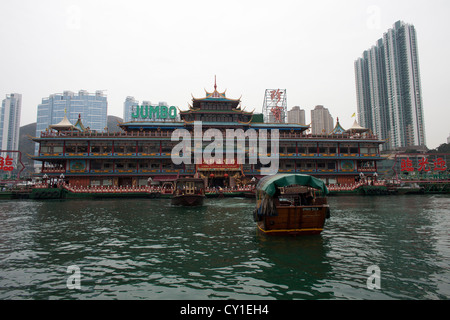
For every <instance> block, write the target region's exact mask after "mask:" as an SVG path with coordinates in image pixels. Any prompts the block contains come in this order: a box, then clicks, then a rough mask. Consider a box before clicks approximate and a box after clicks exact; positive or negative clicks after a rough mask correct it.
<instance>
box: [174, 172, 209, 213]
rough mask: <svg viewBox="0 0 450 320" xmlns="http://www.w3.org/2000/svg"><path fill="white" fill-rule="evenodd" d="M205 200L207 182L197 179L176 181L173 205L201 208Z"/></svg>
mask: <svg viewBox="0 0 450 320" xmlns="http://www.w3.org/2000/svg"><path fill="white" fill-rule="evenodd" d="M204 199H205V181H204V180H203V179H196V178H181V179H178V180H176V182H175V189H174V192H173V196H172V205H175V206H189V207H192V206H201V205H203V200H204Z"/></svg>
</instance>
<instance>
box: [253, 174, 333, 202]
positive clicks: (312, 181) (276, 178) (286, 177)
mask: <svg viewBox="0 0 450 320" xmlns="http://www.w3.org/2000/svg"><path fill="white" fill-rule="evenodd" d="M291 185H299V186H308V187H311V188H314V189H319V190H321V191H322V192H323V194H324V195H327V194H328V189H327V186H326V185H325V183H324V182H323V181H322V180H320V179H317V178H314V177H313V176H309V175H306V174H276V175H273V176H267V177H264V178H262V179H261V180H260V181H259V182H258V185H257V187H256V188H257V190H258V191H263V192H265V193H266V194H267V195H269V196H271V197H272V196H273V195H274V194H275V192H276V190H277V187H287V186H291Z"/></svg>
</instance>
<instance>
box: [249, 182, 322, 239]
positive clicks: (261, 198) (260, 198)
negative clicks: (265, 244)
mask: <svg viewBox="0 0 450 320" xmlns="http://www.w3.org/2000/svg"><path fill="white" fill-rule="evenodd" d="M327 194H328V189H327V187H326V185H325V183H324V182H323V181H322V180H320V179H317V178H314V177H312V176H309V175H303V174H277V175H273V176H267V177H264V178H262V179H261V180H260V181H259V183H258V185H257V187H256V208H255V210H254V214H253V215H254V220H255V222H257V226H258V229H259V230H260V231H261V232H263V233H264V234H271V235H312V234H320V233H321V232H322V231H323V228H324V225H325V220H326V219H328V218H329V217H330V207H329V205H328V204H327V199H326V195H327Z"/></svg>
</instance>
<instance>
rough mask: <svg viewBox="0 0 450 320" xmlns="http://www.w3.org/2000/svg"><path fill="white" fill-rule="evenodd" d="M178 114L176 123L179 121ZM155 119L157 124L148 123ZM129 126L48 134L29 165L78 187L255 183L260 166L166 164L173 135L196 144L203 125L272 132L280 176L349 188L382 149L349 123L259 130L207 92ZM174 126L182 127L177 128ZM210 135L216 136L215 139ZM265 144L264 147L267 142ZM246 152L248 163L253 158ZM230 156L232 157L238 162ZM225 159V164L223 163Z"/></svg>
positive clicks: (368, 172) (140, 112) (141, 112)
mask: <svg viewBox="0 0 450 320" xmlns="http://www.w3.org/2000/svg"><path fill="white" fill-rule="evenodd" d="M177 112H179V117H178V116H177V114H176V113H177ZM154 115H158V117H157V118H160V119H162V120H161V121H158V120H156V121H154V120H151V121H148V119H154V118H155V117H153V116H154ZM132 117H133V121H131V122H126V123H119V124H118V125H119V126H120V128H121V129H122V131H121V132H108V131H105V132H94V131H90V130H87V129H86V128H84V126H83V124H82V119H79V120H78V121H77V123H75V124H72V123H70V122H69V121H68V120H67V118H64V119H63V120H62V121H61V123H59V124H56V125H52V126H50V127H49V128H48V129H47V130H45V131H43V132H41V135H40V136H39V137H34V138H33V140H34V141H35V142H36V143H38V150H39V151H38V153H37V154H36V155H35V156H33V157H32V158H33V159H34V160H36V161H40V162H41V165H40V173H38V176H40V177H43V176H46V177H49V178H59V177H61V176H62V175H63V176H64V179H65V181H66V182H68V183H70V185H78V186H144V185H148V184H149V182H150V181H152V183H154V184H155V183H157V182H158V181H160V182H163V181H164V182H167V181H174V180H176V179H177V178H179V177H193V176H195V177H200V178H204V179H205V180H207V185H208V186H228V187H234V186H238V185H242V184H247V183H249V182H250V181H251V180H252V179H253V178H257V179H259V178H261V176H262V175H261V169H262V168H263V167H265V165H264V164H262V163H261V161H259V160H258V161H253V162H252V161H246V162H245V163H238V161H231V162H229V161H224V162H222V163H210V162H209V163H205V162H201V163H194V162H192V163H181V164H175V163H174V162H173V161H172V152H173V150H174V147H175V146H176V145H177V144H179V143H180V142H179V141H180V140H177V141H172V140H173V139H171V137H172V134H173V132H174V131H175V130H177V129H185V130H186V131H185V132H190V133H192V137H194V134H193V133H194V129H195V128H194V125H195V124H196V123H198V122H200V121H201V124H202V131H203V132H202V133H205V132H206V131H207V130H209V129H217V130H219V131H220V132H222V133H223V136H224V137H225V136H226V134H225V131H226V130H227V129H234V130H238V129H242V130H243V131H244V132H246V131H248V130H250V129H254V130H255V131H256V132H257V133H260V132H261V131H262V130H265V131H266V132H267V133H268V136H269V138H270V133H271V132H272V130H278V132H279V140H278V143H277V148H272V150H271V149H270V143H267V145H268V146H269V150H268V153H267V155H278V159H279V168H278V173H303V174H310V175H313V176H315V177H317V178H320V179H322V180H324V181H325V182H326V183H328V184H347V183H354V181H355V177H358V176H359V175H360V173H361V172H363V173H364V175H365V176H366V177H367V176H372V175H373V174H375V172H377V162H378V161H380V160H382V157H381V156H380V151H379V146H380V145H381V144H382V143H384V141H382V140H380V139H378V138H377V137H376V136H374V135H373V134H371V133H370V132H369V130H368V129H365V128H361V127H360V126H359V125H358V124H357V123H356V121H355V124H354V126H353V127H352V128H350V129H348V130H345V129H343V128H342V127H341V125H340V124H339V121H337V124H336V126H335V128H334V130H333V131H332V132H330V133H327V134H321V135H312V134H308V133H307V130H308V129H309V126H306V125H300V124H292V123H264V120H263V116H262V114H255V113H254V112H253V111H252V112H248V111H245V108H241V100H240V99H229V98H228V97H226V95H225V92H223V93H221V92H218V91H217V86H216V85H215V86H214V91H213V92H212V93H209V92H206V96H205V97H204V98H193V99H192V105H190V106H189V109H188V110H184V111H181V110H179V109H178V108H175V107H167V106H140V107H138V108H136V109H135V112H134V113H133V115H132ZM177 119H180V120H178V121H177ZM217 130H216V132H217ZM205 140H208V139H205V138H203V140H201V142H199V141H195V139H194V141H193V142H194V146H193V147H192V150H193V149H194V148H195V147H196V146H198V145H195V144H197V143H202V149H204V148H205V147H206V146H207V145H208V144H210V143H211V140H208V141H209V142H208V141H205ZM268 140H270V139H268ZM250 148H251V147H249V144H248V143H247V144H245V151H244V152H245V154H246V157H247V159H249V158H248V156H249V154H250V153H252V151H253V150H250ZM237 152H238V151H237V150H236V149H235V156H236V157H237V156H238V155H237ZM224 158H225V156H224Z"/></svg>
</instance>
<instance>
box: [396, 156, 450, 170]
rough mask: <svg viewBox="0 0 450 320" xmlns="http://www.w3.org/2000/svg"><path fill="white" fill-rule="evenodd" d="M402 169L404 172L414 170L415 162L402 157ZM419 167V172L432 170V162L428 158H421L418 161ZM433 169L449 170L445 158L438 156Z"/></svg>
mask: <svg viewBox="0 0 450 320" xmlns="http://www.w3.org/2000/svg"><path fill="white" fill-rule="evenodd" d="M400 165H401V171H402V172H404V171H406V172H413V171H414V167H413V163H412V161H411V160H410V159H409V158H406V159H402V160H401V164H400ZM418 165H419V167H418V168H417V170H418V171H419V172H430V171H431V164H430V163H429V161H428V159H427V158H421V159H420V160H419V162H418ZM433 167H434V168H433V171H445V170H447V164H446V162H445V160H444V159H442V158H437V159H435V160H433Z"/></svg>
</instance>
